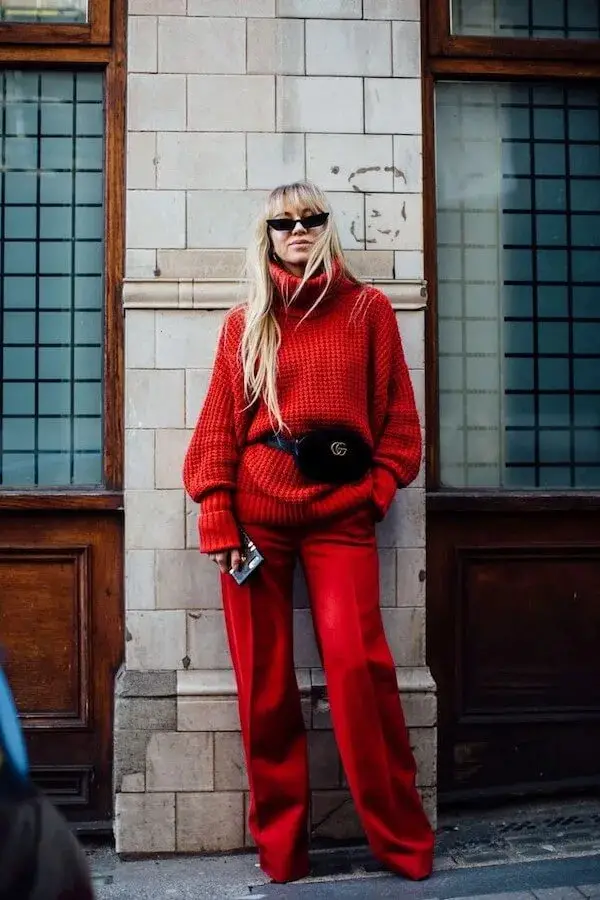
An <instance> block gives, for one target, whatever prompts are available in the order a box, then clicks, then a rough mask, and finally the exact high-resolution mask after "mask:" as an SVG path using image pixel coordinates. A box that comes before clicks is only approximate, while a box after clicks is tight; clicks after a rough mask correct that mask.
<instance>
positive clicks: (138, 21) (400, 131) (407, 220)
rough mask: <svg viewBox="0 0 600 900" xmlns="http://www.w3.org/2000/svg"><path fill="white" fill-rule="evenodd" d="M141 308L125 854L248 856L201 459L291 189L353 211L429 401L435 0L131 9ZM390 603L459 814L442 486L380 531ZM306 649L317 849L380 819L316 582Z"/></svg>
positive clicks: (430, 756) (130, 303) (129, 586)
mask: <svg viewBox="0 0 600 900" xmlns="http://www.w3.org/2000/svg"><path fill="white" fill-rule="evenodd" d="M129 40H130V49H129V98H128V123H129V125H128V127H129V145H128V174H127V194H128V205H127V278H126V282H125V285H124V290H123V302H124V307H125V315H126V320H125V321H126V367H127V375H126V392H127V400H126V403H127V408H126V515H125V522H126V527H125V532H126V538H125V539H126V638H127V641H126V662H125V666H124V669H123V671H122V672H121V673H120V675H119V677H118V679H117V685H116V722H115V792H116V837H117V849H118V850H119V852H121V853H155V852H169V851H190V852H191V851H214V850H230V849H235V848H241V847H243V846H245V845H247V844H248V843H249V838H248V835H247V834H246V826H245V822H246V807H247V783H246V777H245V773H244V766H243V761H242V754H241V744H240V735H239V721H238V717H237V707H236V696H235V683H234V680H233V676H232V673H231V670H230V661H229V656H228V651H227V646H226V641H225V632H224V626H223V615H222V611H221V604H220V597H219V589H218V581H217V576H216V571H215V568H214V566H212V565H211V564H210V563H208V562H207V561H206V560H205V559H204V558H203V557H201V556H200V554H199V553H198V551H197V526H196V511H195V509H194V506H193V504H191V503H190V502H189V501H187V500H186V499H185V496H184V492H183V489H182V487H181V465H182V460H183V454H184V451H185V447H186V444H187V442H188V440H189V437H190V434H191V429H192V428H193V426H194V423H195V421H196V418H197V415H198V411H199V409H200V406H201V404H202V400H203V397H204V395H205V391H206V387H207V384H208V379H209V376H210V369H211V365H212V361H213V356H214V350H215V344H216V338H217V334H218V330H219V327H220V323H221V321H222V317H223V314H224V311H225V310H226V309H227V308H229V307H230V306H232V305H234V304H235V303H237V302H239V300H240V299H242V298H243V295H244V284H243V282H242V281H241V279H240V271H241V265H242V260H243V248H244V247H245V245H246V243H247V241H248V238H249V226H250V223H251V219H252V216H253V215H254V213H255V211H256V210H257V209H258V207H259V205H260V204H261V203H262V201H263V199H264V197H265V195H266V192H267V191H268V190H269V189H270V188H271V187H273V186H274V185H275V184H277V183H280V182H284V181H291V180H295V179H300V178H305V177H308V178H310V179H312V180H314V181H315V182H316V183H317V184H319V185H320V186H321V187H323V188H324V189H325V190H326V191H327V193H328V195H329V197H330V199H331V202H332V205H333V207H334V210H335V213H336V219H337V221H338V225H339V227H340V231H341V235H342V241H343V244H344V247H345V249H346V250H347V252H348V256H349V259H350V262H351V264H352V265H353V266H354V267H355V268H356V270H357V271H358V272H359V274H361V275H362V276H363V277H364V278H366V279H368V280H373V281H375V282H376V283H379V284H380V286H381V287H382V289H383V290H384V291H386V292H387V293H388V296H390V298H391V300H392V302H393V304H394V306H395V308H396V310H397V314H398V319H399V325H400V329H401V332H402V335H403V340H404V345H405V350H406V355H407V359H408V363H409V367H410V370H411V375H412V378H413V383H414V385H415V390H416V394H417V398H418V403H419V408H420V410H421V415H422V416H423V415H424V410H423V395H424V361H423V354H424V350H423V346H424V339H423V311H424V307H425V302H426V294H425V289H424V285H423V282H422V278H423V255H422V241H423V237H422V231H423V229H422V202H421V100H420V89H421V85H420V63H419V21H418V3H417V2H416V0H364V2H360V0H278V3H277V8H276V3H275V0H188V2H187V7H186V0H131V2H130V21H129ZM378 536H379V545H380V554H381V589H382V606H383V615H384V620H385V626H386V631H387V634H388V638H389V640H390V644H391V646H392V649H393V652H394V656H395V659H396V663H397V666H398V683H399V688H400V690H401V692H402V696H403V700H404V705H405V710H406V713H407V719H408V724H409V727H410V732H411V742H412V744H413V747H414V750H415V753H416V756H417V759H418V762H419V784H420V786H421V789H422V791H423V794H424V797H425V801H426V804H427V809H428V811H429V813H430V815H431V816H432V818H433V817H434V816H435V756H436V730H435V723H436V704H435V686H434V684H433V682H432V680H431V676H430V674H429V671H428V669H427V667H426V664H425V640H424V635H425V580H424V579H425V527H424V484H423V479H422V476H421V478H420V479H419V480H418V481H417V483H416V484H415V485H413V486H411V487H410V488H408V489H407V490H405V491H402V492H399V494H398V496H397V498H396V500H395V502H394V504H393V506H392V509H391V511H390V513H389V515H388V516H387V518H386V520H385V521H384V522H383V523H382V524H381V526H379V529H378ZM295 624H296V662H297V666H298V679H299V684H300V686H301V690H302V695H303V706H304V712H305V721H306V725H307V729H308V733H309V744H310V754H311V776H312V787H313V795H312V801H313V802H312V821H311V829H312V834H313V837H314V838H315V839H318V838H320V837H322V838H339V839H344V838H350V837H355V836H357V835H358V834H360V828H359V825H358V823H357V821H356V817H355V814H354V811H353V808H352V804H351V801H350V800H349V797H348V793H347V790H346V788H345V782H344V777H343V773H342V771H341V766H340V762H339V758H338V755H337V750H336V748H335V743H334V740H333V734H332V731H331V723H330V719H329V712H328V704H327V695H326V689H325V685H324V679H323V673H322V672H321V670H320V668H319V660H318V655H317V653H316V648H315V644H314V639H313V636H312V625H311V623H310V616H309V611H308V609H307V600H306V594H305V589H304V586H303V584H302V580H301V579H300V578H298V580H297V590H296V597H295Z"/></svg>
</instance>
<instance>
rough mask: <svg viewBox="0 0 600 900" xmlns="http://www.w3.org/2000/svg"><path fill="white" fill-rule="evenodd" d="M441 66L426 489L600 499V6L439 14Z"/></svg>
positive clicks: (432, 53)
mask: <svg viewBox="0 0 600 900" xmlns="http://www.w3.org/2000/svg"><path fill="white" fill-rule="evenodd" d="M428 69H429V76H430V77H429V81H428V90H426V92H425V97H426V102H427V103H428V104H429V113H430V116H426V118H431V119H434V121H435V129H434V133H435V147H434V146H432V147H431V161H432V164H431V170H430V177H431V184H432V185H433V184H435V196H433V192H432V196H431V197H430V198H429V199H428V198H427V196H426V204H429V209H430V212H431V218H432V219H433V218H435V223H436V224H435V233H434V232H433V229H432V230H431V232H430V234H431V239H430V241H429V249H427V251H426V252H427V259H428V263H427V267H428V272H429V277H430V279H431V281H432V297H433V310H434V315H435V322H434V323H432V324H433V326H434V327H433V328H432V329H431V330H430V334H431V335H432V342H434V343H435V346H434V345H433V343H432V346H431V351H430V360H431V362H432V365H433V367H435V370H436V381H437V390H436V392H435V394H434V393H433V392H432V393H431V396H430V400H429V416H430V421H434V420H437V421H438V423H439V431H438V442H437V446H436V447H435V448H434V450H433V452H432V453H431V454H430V459H429V472H428V478H429V485H430V486H432V487H433V486H435V487H436V488H438V489H439V488H441V489H444V488H449V489H459V490H463V491H464V490H477V489H496V490H498V489H501V490H505V491H521V490H522V491H530V490H534V491H555V490H556V491H564V490H588V491H589V490H600V305H599V304H598V297H599V296H600V252H599V251H600V0H529V2H528V3H521V2H518V0H477V2H475V0H432V4H431V9H430V16H429V55H428ZM534 79H536V80H534ZM432 273H433V275H434V277H433V278H432V277H431V276H432ZM433 335H435V337H433Z"/></svg>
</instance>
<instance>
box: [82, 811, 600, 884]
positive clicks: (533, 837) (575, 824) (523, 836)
mask: <svg viewBox="0 0 600 900" xmlns="http://www.w3.org/2000/svg"><path fill="white" fill-rule="evenodd" d="M88 855H89V857H90V862H91V864H92V870H93V873H94V883H95V888H96V894H97V900H242V898H247V900H262V898H264V900H273V898H281V900H285V898H290V900H305V898H306V900H330V898H336V900H337V898H339V900H388V898H392V897H407V898H409V900H413V898H414V900H454V898H461V897H477V898H481V896H483V895H493V900H584V898H592V897H593V898H598V900H600V800H589V801H579V802H574V803H568V804H566V803H560V804H558V803H543V804H536V805H535V806H532V805H524V806H522V807H518V806H513V807H510V808H506V809H504V810H500V811H498V810H495V811H492V812H468V813H462V814H460V815H456V816H444V817H442V818H441V821H440V827H439V829H438V841H437V853H436V865H435V871H434V874H433V876H432V877H431V878H430V879H428V880H427V881H424V882H419V883H413V882H408V881H404V880H402V879H399V878H395V877H393V876H391V875H388V874H387V873H383V872H381V871H379V867H378V865H377V863H376V861H375V860H374V859H373V858H372V857H371V855H370V854H369V852H368V850H367V849H366V848H364V847H362V846H360V847H350V848H348V847H346V848H341V847H336V848H330V849H321V850H317V851H316V852H314V853H313V854H312V861H313V876H312V877H311V878H310V879H306V880H304V881H302V882H297V883H295V884H291V885H272V884H268V883H267V881H266V879H265V877H264V876H263V874H262V873H261V871H260V870H259V869H258V868H257V866H256V855H255V854H253V853H246V854H232V855H219V856H198V857H188V856H182V857H175V858H173V857H169V858H165V859H144V860H130V861H123V860H120V859H119V858H118V857H117V856H116V854H115V853H114V851H113V850H112V849H111V848H109V847H95V848H94V847H89V848H88ZM490 900H492V898H490Z"/></svg>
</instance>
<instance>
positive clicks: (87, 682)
mask: <svg viewBox="0 0 600 900" xmlns="http://www.w3.org/2000/svg"><path fill="white" fill-rule="evenodd" d="M121 555H122V553H121V517H120V515H119V514H118V513H76V512H69V513H62V514H57V513H40V512H37V513H18V512H13V513H3V514H2V515H1V516H0V598H1V602H0V643H1V644H2V646H3V648H4V650H5V654H6V666H7V673H8V677H9V679H10V681H11V685H12V686H13V688H14V691H15V696H16V701H17V705H18V708H19V712H20V714H21V716H22V722H23V726H24V728H25V733H26V737H27V742H28V746H29V751H30V756H31V763H32V768H33V771H34V776H35V779H36V781H38V782H39V784H40V786H42V787H43V788H44V789H45V790H47V791H49V793H50V794H51V795H52V798H53V799H54V800H55V802H58V803H59V804H61V805H63V806H66V807H67V811H68V812H69V813H70V815H71V817H72V818H75V819H84V820H86V821H87V820H100V819H109V818H110V816H111V808H112V798H111V758H112V695H113V684H114V676H115V673H116V669H117V666H118V665H119V662H120V659H121V648H122V623H121V590H122V588H121V584H122V571H121Z"/></svg>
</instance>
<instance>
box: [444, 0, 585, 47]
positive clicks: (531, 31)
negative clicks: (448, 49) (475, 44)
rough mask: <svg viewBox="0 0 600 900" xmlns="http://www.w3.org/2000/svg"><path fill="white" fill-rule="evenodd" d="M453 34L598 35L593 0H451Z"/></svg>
mask: <svg viewBox="0 0 600 900" xmlns="http://www.w3.org/2000/svg"><path fill="white" fill-rule="evenodd" d="M451 29H452V33H453V34H464V35H485V36H492V35H493V36H496V37H505V38H509V37H510V38H555V39H556V38H570V39H578V40H597V39H598V38H600V3H597V2H595V0H531V2H528V3H526V2H524V0H452V18H451Z"/></svg>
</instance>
